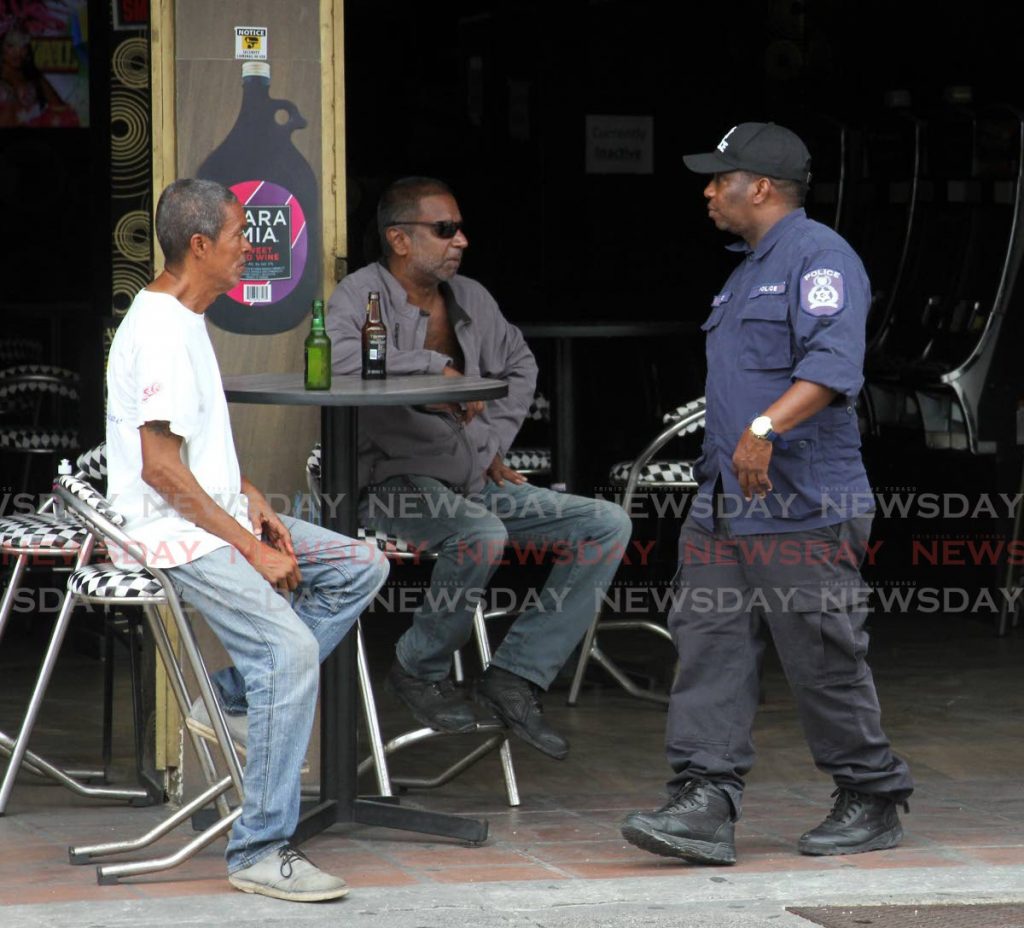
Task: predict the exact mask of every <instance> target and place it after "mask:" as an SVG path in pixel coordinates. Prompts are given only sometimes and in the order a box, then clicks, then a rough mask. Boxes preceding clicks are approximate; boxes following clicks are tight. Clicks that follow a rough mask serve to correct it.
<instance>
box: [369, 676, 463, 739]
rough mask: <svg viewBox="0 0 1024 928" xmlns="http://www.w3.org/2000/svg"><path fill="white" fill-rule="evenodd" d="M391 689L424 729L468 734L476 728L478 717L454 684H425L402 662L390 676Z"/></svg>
mask: <svg viewBox="0 0 1024 928" xmlns="http://www.w3.org/2000/svg"><path fill="white" fill-rule="evenodd" d="M387 683H388V688H389V689H390V690H391V692H392V693H394V694H395V695H396V696H397V697H398V698H399V699H400V700H401V701H402V702H403V703H405V705H406V707H407V708H408V709H409V711H410V712H411V713H412V716H413V718H414V719H416V721H417V722H419V723H420V724H421V725H426V726H427V727H428V728H433V729H435V730H436V731H450V732H456V733H457V732H466V731H473V729H474V728H476V722H477V719H476V713H474V712H473V707H472V706H471V705H470V704H469V703H468V702H466V700H465V699H463V698H462V694H461V693H459V692H458V691H457V690H456V689H455V686H454V684H453V683H452V681H451V680H449V679H448V678H447V677H446V678H445V679H444V680H424V679H423V678H422V677H414V676H413V675H412V674H411V673H407V672H406V670H405V668H404V667H402V665H401V664H399V663H398V661H395V663H394V664H393V665H392V667H391V670H390V671H389V672H388V680H387Z"/></svg>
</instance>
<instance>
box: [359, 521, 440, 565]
mask: <svg viewBox="0 0 1024 928" xmlns="http://www.w3.org/2000/svg"><path fill="white" fill-rule="evenodd" d="M358 536H359V540H360V541H368V542H370V543H371V544H375V545H376V546H377V547H378V548H380V550H381V551H383V552H384V553H385V554H392V555H396V556H400V557H421V558H431V559H432V558H436V557H437V554H436V552H434V551H426V550H421V549H420V548H419V547H417V545H416V544H415V543H413V542H411V541H406V540H405V539H404V538H399V537H398V536H397V535H388V534H387V533H386V532H378V531H377V530H376V529H372V528H364V527H360V529H359V532H358Z"/></svg>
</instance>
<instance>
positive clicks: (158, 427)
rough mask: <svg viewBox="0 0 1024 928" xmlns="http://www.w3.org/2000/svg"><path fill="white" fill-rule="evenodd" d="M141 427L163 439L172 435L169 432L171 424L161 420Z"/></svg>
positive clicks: (146, 423)
mask: <svg viewBox="0 0 1024 928" xmlns="http://www.w3.org/2000/svg"><path fill="white" fill-rule="evenodd" d="M142 427H143V428H144V429H147V430H148V431H150V432H152V433H153V434H154V435H160V436H161V437H163V438H170V437H171V436H172V435H173V434H174V433H173V432H172V431H171V423H170V422H167V421H166V420H162V419H161V420H156V421H151V422H145V423H143V426H142Z"/></svg>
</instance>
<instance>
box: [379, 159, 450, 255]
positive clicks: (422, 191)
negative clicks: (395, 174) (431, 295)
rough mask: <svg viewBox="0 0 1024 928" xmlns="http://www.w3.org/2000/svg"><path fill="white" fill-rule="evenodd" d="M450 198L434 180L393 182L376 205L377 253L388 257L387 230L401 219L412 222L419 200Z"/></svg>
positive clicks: (448, 190) (412, 179) (399, 180)
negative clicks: (379, 249)
mask: <svg viewBox="0 0 1024 928" xmlns="http://www.w3.org/2000/svg"><path fill="white" fill-rule="evenodd" d="M433 196H449V197H454V196H455V194H453V193H452V188H451V187H449V186H448V185H447V184H446V183H445V182H444V181H443V180H438V179H437V178H435V177H402V178H399V179H398V180H396V181H394V182H393V183H392V184H390V185H389V186H388V188H387V189H386V190H385V191H384V192H383V193H382V194H381V195H380V200H379V201H378V202H377V234H378V235H379V236H380V248H381V253H382V254H383V255H384V256H385V257H386V256H387V255H390V254H391V245H389V244H388V235H387V232H388V229H389V228H391V226H393V225H395V224H396V223H397V222H399V221H400V220H403V219H415V218H416V217H417V216H418V215H419V207H420V200H422V199H424V198H425V197H433Z"/></svg>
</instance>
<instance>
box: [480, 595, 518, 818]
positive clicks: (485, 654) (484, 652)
mask: <svg viewBox="0 0 1024 928" xmlns="http://www.w3.org/2000/svg"><path fill="white" fill-rule="evenodd" d="M473 630H474V631H475V632H476V646H477V650H478V651H479V653H480V666H481V667H483V668H484V669H485V670H486V669H487V667H488V666H489V665H490V663H491V642H490V640H489V639H488V637H487V621H486V616H485V615H484V608H483V606H482V605H481V604H480V603H477V604H476V608H475V609H474V610H473ZM499 753H500V755H501V774H502V777H503V778H504V780H505V793H506V795H507V796H508V804H509V805H510V806H518V805H519V784H518V782H517V781H516V771H515V767H514V766H513V764H512V747H511V745H510V744H509V743H508V738H506V739H505V740H504V742H502V745H501V747H500V748H499Z"/></svg>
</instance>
